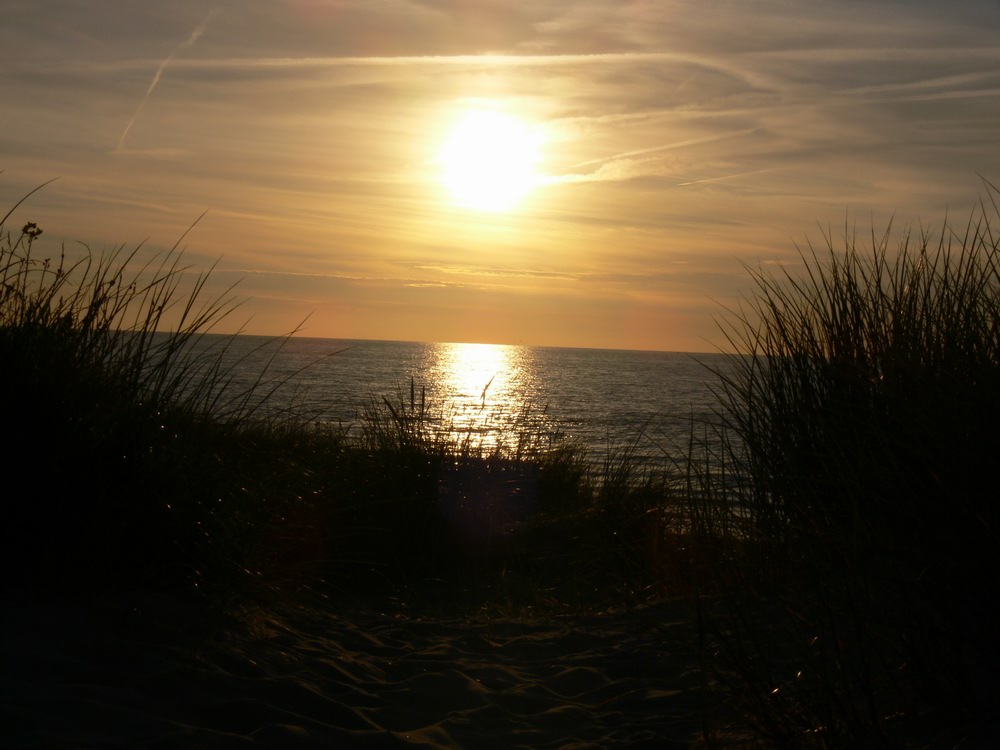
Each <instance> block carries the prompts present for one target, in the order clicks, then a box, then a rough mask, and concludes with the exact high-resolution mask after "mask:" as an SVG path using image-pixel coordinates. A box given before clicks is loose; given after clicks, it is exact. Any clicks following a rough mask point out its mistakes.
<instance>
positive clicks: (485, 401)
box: [428, 344, 547, 449]
mask: <svg viewBox="0 0 1000 750" xmlns="http://www.w3.org/2000/svg"><path fill="white" fill-rule="evenodd" d="M428 375H429V380H430V382H432V383H434V384H435V386H436V388H437V390H438V393H439V394H440V395H441V397H442V400H443V403H444V404H446V407H447V409H448V414H447V415H446V417H447V418H446V423H447V430H448V431H449V432H450V433H451V438H452V439H453V440H455V441H456V442H459V443H461V442H463V441H469V442H471V443H472V444H473V445H477V446H482V447H484V448H487V449H492V448H496V447H500V446H502V447H504V448H507V449H515V448H517V446H519V445H524V441H525V440H531V439H534V438H536V437H537V436H539V435H541V434H544V433H545V432H546V429H547V425H546V422H547V418H546V415H545V413H544V408H539V405H538V404H535V403H533V398H534V395H535V393H536V391H537V383H536V378H535V373H534V372H533V367H532V365H531V361H530V358H529V350H527V349H526V348H524V347H519V346H505V345H500V344H438V345H436V346H435V347H434V350H433V353H432V364H431V367H430V371H429V373H428ZM542 406H543V407H544V405H542Z"/></svg>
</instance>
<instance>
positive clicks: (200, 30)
mask: <svg viewBox="0 0 1000 750" xmlns="http://www.w3.org/2000/svg"><path fill="white" fill-rule="evenodd" d="M221 12H222V11H221V9H220V8H215V9H214V10H212V11H211V12H209V14H208V15H207V16H205V20H204V21H202V22H201V23H200V24H198V26H197V27H196V28H195V30H194V31H192V32H191V36H189V37H188V38H187V41H184V42H181V43H180V44H179V45H177V47H176V48H175V49H174V51H173V52H171V53H170V54H169V55H168V56H167V59H166V60H164V61H163V62H161V63H160V67H158V68H157V69H156V74H155V75H154V76H153V80H152V82H151V83H150V84H149V88H147V89H146V95H145V96H144V97H142V101H141V102H139V106H138V107H136V109H135V114H133V115H132V119H131V120H129V121H128V125H126V126H125V130H124V131H123V132H122V135H121V138H119V139H118V148H117V149H116V151H121V150H122V148H124V146H125V137H126V136H127V135H128V131H130V130H131V129H132V125H133V124H134V123H135V121H136V118H138V117H139V113H140V112H142V108H143V107H145V106H146V101H147V100H148V99H149V97H150V95H151V94H152V93H153V90H154V89H155V88H156V84H158V83H159V82H160V76H162V75H163V71H164V70H165V69H166V67H167V66H168V65H169V64H170V63H171V61H172V60H173V59H174V58H175V57H177V55H178V54H180V53H181V51H182V50H186V49H189V48H190V47H193V46H194V43H195V42H197V41H198V39H199V38H200V37H201V35H202V34H204V33H205V29H207V28H208V25H209V24H210V23H211V22H212V20H213V19H214V18H215V17H216V16H217V15H219V13H221Z"/></svg>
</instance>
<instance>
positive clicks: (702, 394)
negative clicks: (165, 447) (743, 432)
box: [201, 335, 727, 464]
mask: <svg viewBox="0 0 1000 750" xmlns="http://www.w3.org/2000/svg"><path fill="white" fill-rule="evenodd" d="M226 342H228V345H227V346H228V348H227V350H226V354H225V358H226V362H227V365H228V366H229V367H230V368H231V373H232V376H233V382H232V385H231V386H230V387H231V388H232V389H233V392H239V391H241V390H243V389H246V388H248V387H250V386H251V385H253V384H255V383H256V384H258V391H259V392H260V393H271V391H272V390H273V393H271V395H270V396H269V403H270V405H271V407H272V408H275V409H283V408H287V407H289V406H290V405H292V406H293V407H294V408H295V409H296V410H298V411H299V412H301V413H305V414H307V415H309V416H310V417H311V418H313V419H315V420H317V421H320V422H327V423H333V424H337V425H340V426H342V427H343V428H345V429H347V430H357V429H360V424H361V419H362V415H363V414H364V411H365V409H366V408H370V406H371V405H372V404H373V403H374V404H378V405H383V406H384V404H385V403H386V401H388V402H389V403H390V404H392V405H393V406H394V408H395V407H399V406H400V405H403V406H405V407H406V408H410V407H411V397H412V399H413V405H414V406H419V404H420V403H421V401H423V403H424V404H425V411H426V413H427V415H428V416H427V418H428V420H429V421H430V423H431V424H432V426H433V428H434V429H437V430H440V431H442V432H444V433H448V434H450V435H451V436H452V437H453V438H455V439H465V438H469V439H471V440H472V441H473V442H474V443H477V444H483V445H486V446H495V445H497V444H498V443H499V444H503V445H505V446H507V447H509V448H510V447H515V446H517V445H518V444H519V441H523V440H524V439H525V438H526V437H528V438H530V439H533V440H535V442H536V444H541V445H543V446H548V445H557V444H560V443H572V444H574V445H577V446H579V447H581V448H583V449H584V450H585V452H586V456H587V458H588V459H589V460H590V461H592V462H594V463H596V464H599V463H601V462H603V461H604V460H605V459H606V458H607V457H608V456H609V455H613V454H615V453H616V452H620V451H622V450H625V449H631V450H633V451H635V452H636V453H638V454H639V455H641V456H643V457H645V458H647V459H648V460H656V459H657V458H666V459H669V457H671V456H673V457H677V456H679V455H682V452H683V449H684V447H685V446H686V445H687V444H688V441H689V438H690V435H691V430H692V428H694V429H695V430H697V431H698V432H699V433H700V434H704V433H705V430H704V425H706V424H710V423H714V422H716V421H717V419H716V418H715V416H714V415H715V411H716V405H717V403H718V401H717V398H716V396H715V395H714V392H713V385H717V384H718V377H717V375H715V374H713V372H712V371H713V370H714V369H720V368H721V369H723V370H724V369H725V367H726V362H727V359H726V357H725V356H724V355H721V354H685V353H678V352H649V351H617V350H604V349H566V348H555V347H528V346H502V345H492V344H438V343H417V342H403V341H358V340H338V339H319V338H300V337H296V338H291V339H283V340H273V339H267V338H263V337H257V336H237V337H235V338H229V337H221V336H220V337H216V336H211V335H210V336H207V337H205V339H204V340H203V341H202V343H201V345H202V346H209V347H215V346H221V345H223V344H225V343H226Z"/></svg>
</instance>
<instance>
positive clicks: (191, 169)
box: [0, 0, 1000, 351]
mask: <svg viewBox="0 0 1000 750" xmlns="http://www.w3.org/2000/svg"><path fill="white" fill-rule="evenodd" d="M84 6H85V7H84ZM846 8H849V12H848V11H847V10H845V9H846ZM0 91H2V92H3V95H4V96H3V100H4V102H5V104H4V107H3V110H2V113H0V170H2V173H0V207H2V211H3V213H6V210H7V208H9V207H10V206H12V205H13V204H14V203H16V202H17V201H18V200H19V199H20V198H21V197H22V196H24V195H25V194H26V193H27V192H28V191H30V190H31V189H33V188H34V187H36V186H37V185H39V184H41V183H42V182H44V181H46V180H49V179H51V178H54V177H57V178H58V179H57V180H56V181H55V182H53V183H52V184H50V185H47V186H46V187H45V188H44V189H42V190H41V191H39V192H38V193H36V194H35V195H33V196H32V197H31V198H30V199H29V200H28V201H26V203H25V204H24V205H23V206H21V207H20V208H19V209H18V210H17V211H16V212H15V214H14V215H13V216H12V217H11V219H10V221H9V222H8V225H7V229H15V230H16V228H18V227H20V226H21V224H22V223H23V222H27V221H36V222H38V224H39V225H40V226H41V227H42V228H43V230H44V232H45V233H44V235H43V236H42V238H41V239H40V243H43V244H40V245H39V247H40V248H41V250H40V252H42V253H48V254H53V253H54V254H58V250H59V246H60V244H62V243H64V242H65V243H66V246H67V248H68V249H71V250H72V249H73V248H77V247H78V245H77V244H76V243H85V244H86V245H88V246H89V247H91V248H92V249H94V250H97V251H100V250H101V249H105V248H112V247H116V246H119V245H122V244H124V245H127V246H134V245H136V244H138V243H140V242H144V243H145V248H146V249H148V251H149V252H155V251H156V250H158V249H162V248H167V247H170V246H171V245H173V244H174V242H175V241H176V240H177V239H178V238H179V237H180V236H181V235H183V234H184V232H185V230H186V229H187V228H188V227H189V226H190V225H191V224H192V222H194V221H195V220H196V219H197V218H198V217H199V216H201V214H202V213H204V212H206V211H207V214H206V215H205V216H204V218H202V219H201V221H200V222H199V223H198V225H197V226H196V227H194V229H193V230H192V231H191V232H190V233H189V234H188V235H187V237H186V238H185V240H184V246H185V247H186V254H187V259H188V261H189V262H190V263H192V264H193V265H194V267H195V269H196V270H205V269H207V268H208V267H209V266H211V265H212V263H214V262H216V261H218V263H217V265H216V267H215V271H214V272H213V275H212V279H213V282H212V283H213V286H212V289H214V290H221V289H225V288H227V287H228V286H229V285H231V284H233V283H235V282H237V281H238V282H239V285H238V287H237V296H239V297H241V298H243V299H245V302H244V304H243V305H242V306H241V307H240V309H239V310H238V311H237V312H235V313H234V314H233V315H232V316H230V318H228V319H227V320H226V321H225V322H224V323H223V325H222V326H221V327H220V329H219V330H233V329H235V328H243V329H244V330H245V331H246V332H248V333H262V334H269V335H279V334H282V333H286V332H288V331H291V330H293V329H296V328H297V327H299V326H300V325H301V334H302V335H307V336H316V337H332V338H377V339H400V340H420V341H466V342H488V343H511V344H529V345H553V346H583V347H602V348H620V349H658V350H681V351H711V350H713V349H715V348H716V347H717V346H718V345H720V344H721V343H722V336H720V334H719V331H718V328H717V324H716V321H715V319H716V318H717V317H718V316H720V315H723V314H724V308H725V307H727V306H729V307H732V306H734V305H736V304H737V301H738V299H739V298H740V295H742V294H746V293H749V292H750V291H752V286H751V280H750V277H749V275H748V273H747V271H746V268H745V265H750V266H752V267H757V266H758V265H765V266H769V265H774V266H776V267H777V266H778V265H783V266H785V267H791V268H793V269H794V267H795V264H796V263H797V262H798V251H797V249H796V244H799V245H800V246H801V245H804V244H805V243H806V242H807V241H812V242H814V243H815V244H819V245H822V244H823V233H824V232H829V233H831V234H832V235H833V236H834V237H835V238H837V237H839V236H840V235H841V234H842V233H843V230H844V227H845V222H846V224H847V225H848V226H855V225H856V226H857V228H858V232H859V234H860V235H861V236H864V235H866V234H867V233H868V232H869V231H870V229H871V227H872V225H874V227H875V229H876V230H877V231H882V230H883V229H884V228H885V226H886V225H887V224H888V222H889V221H890V220H894V221H895V225H896V226H897V227H898V228H900V229H901V230H902V229H905V228H906V227H907V226H913V227H920V226H923V227H931V228H934V227H940V226H941V223H942V220H943V217H944V216H945V212H948V215H949V216H950V218H951V219H952V220H954V221H955V222H956V223H958V224H962V223H964V221H965V220H966V219H967V218H968V215H969V213H970V212H971V211H972V210H973V208H974V207H975V205H976V203H977V201H978V199H979V197H980V196H981V195H982V194H983V193H984V191H983V184H982V182H981V178H980V176H979V175H981V176H982V177H983V178H986V179H989V180H992V181H993V182H994V183H1000V6H998V4H997V3H996V2H991V1H989V0H976V1H973V0H969V1H967V2H958V3H953V4H949V6H948V7H947V8H944V7H943V6H941V5H940V4H939V3H936V2H933V3H932V2H929V0H918V1H916V2H901V1H899V2H897V1H895V0H893V1H888V0H887V1H885V2H874V3H856V2H840V3H819V2H811V1H810V0H747V1H746V2H741V3H732V2H726V1H725V0H709V1H708V2H704V3H698V4H693V3H685V2H681V1H680V0H673V1H670V0H667V1H663V2H654V1H652V0H648V1H647V0H634V1H633V2H619V1H617V0H616V1H614V2H612V1H611V0H600V1H598V0H591V1H587V0H582V1H581V0H577V1H573V2H570V0H539V1H538V2H534V3H531V4H516V3H509V2H506V1H505V0H383V2H379V3H371V2H362V1H361V0H238V1H237V0H219V1H218V2H200V1H197V0H178V1H177V2H174V3H170V4H169V5H167V4H164V5H163V7H148V6H145V5H143V6H141V7H140V5H139V4H122V3H118V2H110V0H95V1H94V2H91V3H87V4H80V3H75V2H70V1H69V0H52V1H51V2H46V3H44V4H42V3H31V2H15V3H14V4H13V7H12V8H10V9H7V10H5V12H4V26H3V28H2V29H0ZM470 109H477V110H482V109H485V110H488V111H491V112H501V113H504V114H505V115H509V116H510V117H511V118H513V119H514V120H515V121H516V122H517V123H520V124H521V125H523V126H524V128H526V129H529V130H530V131H531V132H533V133H537V134H539V139H540V140H539V144H540V145H538V153H537V155H536V157H537V158H536V159H535V160H534V161H533V162H532V166H531V169H532V170H533V175H534V177H533V179H534V182H533V183H532V185H531V186H530V188H528V189H525V190H524V194H523V196H521V197H520V200H516V201H512V205H510V206H509V207H504V208H502V209H500V210H491V209H488V208H482V207H479V206H476V205H469V204H471V203H474V201H471V200H466V201H465V203H466V204H465V205H463V202H462V200H459V199H458V198H457V197H456V195H455V193H454V192H453V191H451V190H449V187H448V185H446V184H445V180H444V178H443V174H442V170H443V169H444V165H443V163H442V157H441V155H442V150H443V149H445V150H446V145H447V143H448V139H449V137H450V134H451V133H452V132H453V131H454V129H455V127H456V124H457V123H459V122H460V120H461V117H462V114H463V112H466V111H468V110H470ZM478 127H480V128H481V129H482V128H485V127H487V126H485V125H482V124H481V123H480V125H479V126H478ZM504 137H505V136H503V135H502V134H500V133H497V134H494V135H493V136H492V143H493V144H494V145H493V146H492V147H490V148H489V150H490V151H494V150H495V151H496V154H494V156H495V157H496V156H497V154H499V158H494V160H493V162H491V163H487V165H486V166H477V165H476V164H473V165H472V166H473V167H474V169H473V171H472V174H473V177H472V178H468V177H466V178H464V179H473V180H475V179H476V178H475V176H474V175H475V174H477V173H479V172H487V171H489V172H490V173H491V174H490V175H489V176H487V182H488V181H489V180H492V181H493V182H494V183H498V182H499V181H500V180H501V179H506V178H504V177H501V176H500V175H499V172H497V171H495V170H501V171H502V169H504V168H505V165H506V166H511V163H512V162H513V161H515V160H516V158H517V156H516V152H513V151H511V152H504V151H503V144H502V143H501V141H502V139H503V138H504ZM482 150H483V147H481V146H479V145H474V146H472V147H470V148H469V149H468V150H466V151H465V152H464V154H465V156H463V157H462V158H463V159H466V160H469V161H472V162H476V161H477V158H478V157H477V154H478V153H479V151H482ZM491 164H492V165H491ZM463 189H465V190H470V189H472V188H470V187H468V185H467V186H466V187H465V188H463ZM515 192H518V191H515ZM893 217H895V218H894V219H893ZM45 248H48V249H47V250H46V249H45Z"/></svg>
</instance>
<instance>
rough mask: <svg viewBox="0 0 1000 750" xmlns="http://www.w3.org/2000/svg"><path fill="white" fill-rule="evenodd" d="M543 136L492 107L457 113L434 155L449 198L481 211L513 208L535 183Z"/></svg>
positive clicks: (537, 178)
mask: <svg viewBox="0 0 1000 750" xmlns="http://www.w3.org/2000/svg"><path fill="white" fill-rule="evenodd" d="M541 145H542V138H541V136H540V134H539V132H538V131H537V130H535V129H533V128H531V127H529V126H528V125H527V124H526V123H525V122H524V121H522V120H520V119H518V118H517V117H514V116H512V115H509V114H506V113H504V112H498V111H495V110H485V109H479V110H471V111H467V112H465V113H464V114H463V115H461V116H460V117H459V119H458V120H457V122H456V123H455V125H454V127H453V128H452V130H451V132H450V133H449V134H448V136H447V139H446V140H445V142H444V146H443V147H442V149H441V151H440V152H439V153H438V157H437V160H438V162H439V164H440V165H441V169H442V172H441V179H442V182H443V183H444V185H445V187H446V188H447V189H448V192H449V193H450V194H451V197H452V200H454V201H455V202H456V203H458V204H459V205H461V206H465V207H467V208H474V209H479V210H483V211H506V210H508V209H511V208H513V207H514V206H516V205H517V204H518V203H519V202H520V201H521V200H522V199H523V198H524V197H525V196H526V195H527V194H528V193H529V192H531V190H532V189H533V188H534V187H535V186H536V185H537V184H538V183H539V181H540V180H539V176H538V174H537V173H536V172H535V167H536V165H537V164H538V162H539V160H540V158H541V151H540V149H541Z"/></svg>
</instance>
